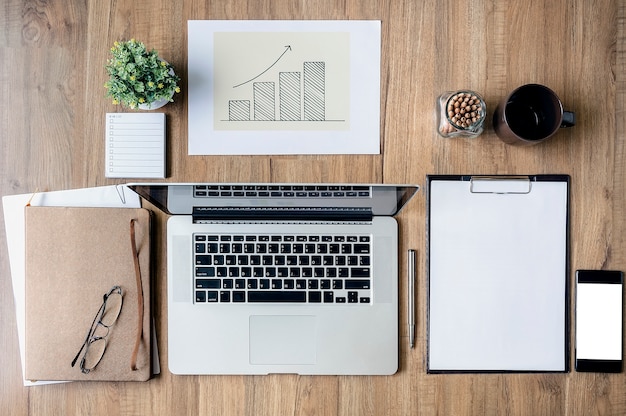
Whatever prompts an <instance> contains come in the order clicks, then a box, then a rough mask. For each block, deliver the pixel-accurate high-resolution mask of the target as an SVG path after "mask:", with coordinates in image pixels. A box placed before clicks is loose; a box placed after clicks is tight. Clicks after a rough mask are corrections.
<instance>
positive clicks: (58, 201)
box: [2, 185, 158, 386]
mask: <svg viewBox="0 0 626 416" xmlns="http://www.w3.org/2000/svg"><path fill="white" fill-rule="evenodd" d="M31 197H32V200H31V201H30V203H31V205H33V206H67V207H70V206H71V207H119V208H139V207H140V206H141V203H140V200H139V196H138V195H137V194H136V193H134V192H133V191H131V190H130V189H128V188H127V187H126V186H123V185H112V186H104V187H96V188H83V189H73V190H68V191H56V192H41V193H35V194H34V195H33V194H21V195H10V196H3V197H2V205H3V209H4V223H5V229H6V235H7V247H8V250H9V262H10V264H11V279H12V283H13V297H14V299H15V315H16V318H17V333H18V338H19V346H20V357H21V361H22V374H24V368H25V357H24V350H25V343H24V342H25V341H24V335H25V332H26V331H25V329H26V328H25V322H26V301H25V299H26V289H25V276H26V270H25V253H26V245H25V241H24V226H25V224H24V207H25V206H26V204H27V203H28V201H29V200H30V199H31ZM154 345H155V350H157V348H156V343H155V344H154ZM156 361H157V367H158V353H157V359H156ZM157 367H155V368H157ZM155 373H158V371H156V372H155ZM50 383H60V381H36V382H34V381H30V380H26V379H24V385H25V386H33V385H40V384H50Z"/></svg>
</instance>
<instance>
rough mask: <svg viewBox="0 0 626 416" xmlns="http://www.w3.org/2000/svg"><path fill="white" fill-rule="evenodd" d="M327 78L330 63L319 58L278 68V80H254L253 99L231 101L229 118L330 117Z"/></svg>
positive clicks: (308, 118)
mask: <svg viewBox="0 0 626 416" xmlns="http://www.w3.org/2000/svg"><path fill="white" fill-rule="evenodd" d="M325 79H326V64H325V62H323V61H321V62H320V61H316V62H303V64H302V71H299V72H298V71H296V72H278V74H277V81H256V82H254V81H253V82H251V84H252V97H251V98H250V99H243V100H241V99H238V100H229V101H228V120H229V121H327V120H326V82H325ZM238 87H239V86H238ZM277 101H278V102H277Z"/></svg>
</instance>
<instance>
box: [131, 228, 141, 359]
mask: <svg viewBox="0 0 626 416" xmlns="http://www.w3.org/2000/svg"><path fill="white" fill-rule="evenodd" d="M135 221H137V220H136V219H131V220H130V245H131V248H132V252H133V262H134V263H135V280H136V281H137V317H138V318H137V319H138V320H137V339H135V348H133V355H132V356H131V358H130V369H131V370H133V371H136V370H137V354H138V353H139V344H140V343H141V337H142V334H143V289H142V286H141V269H140V268H139V252H138V251H137V243H136V242H135Z"/></svg>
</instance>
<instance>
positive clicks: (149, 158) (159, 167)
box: [105, 113, 165, 178]
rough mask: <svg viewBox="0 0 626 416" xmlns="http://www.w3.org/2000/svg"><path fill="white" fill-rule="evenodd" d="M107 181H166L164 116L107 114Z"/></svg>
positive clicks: (162, 114)
mask: <svg viewBox="0 0 626 416" xmlns="http://www.w3.org/2000/svg"><path fill="white" fill-rule="evenodd" d="M105 175H106V177H107V178H165V114H164V113H107V115H106V173H105Z"/></svg>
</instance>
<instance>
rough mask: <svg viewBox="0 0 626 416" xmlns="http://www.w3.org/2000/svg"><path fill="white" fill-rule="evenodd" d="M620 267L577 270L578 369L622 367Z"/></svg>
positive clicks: (618, 369)
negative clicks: (618, 268) (614, 269)
mask: <svg viewBox="0 0 626 416" xmlns="http://www.w3.org/2000/svg"><path fill="white" fill-rule="evenodd" d="M623 284H624V276H623V273H622V272H620V271H609V270H578V271H576V371H591V372H603V373H619V372H621V371H622V313H623V306H622V299H623V292H622V287H623Z"/></svg>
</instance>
